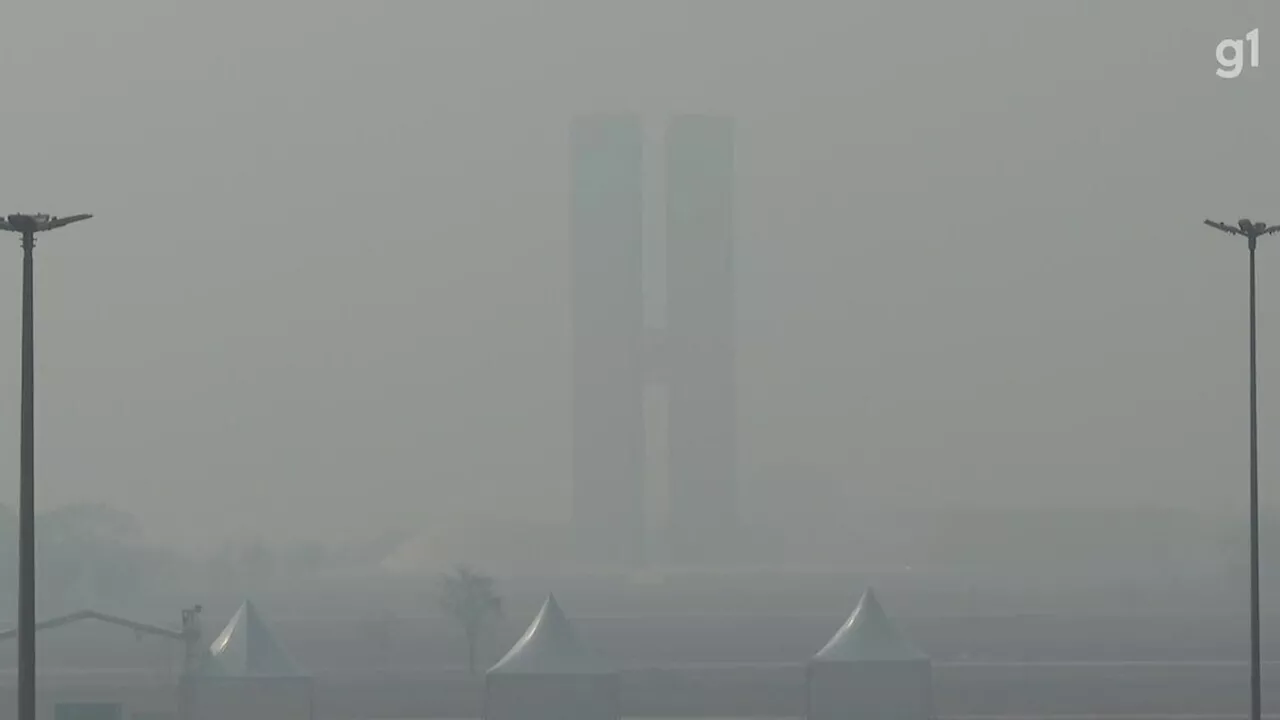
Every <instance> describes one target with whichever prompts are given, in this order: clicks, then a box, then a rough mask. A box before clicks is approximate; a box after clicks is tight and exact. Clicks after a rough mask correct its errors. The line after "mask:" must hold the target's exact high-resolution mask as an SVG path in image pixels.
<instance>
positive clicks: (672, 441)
mask: <svg viewBox="0 0 1280 720" xmlns="http://www.w3.org/2000/svg"><path fill="white" fill-rule="evenodd" d="M665 142H666V153H665V158H666V160H665V163H666V192H665V202H666V208H665V211H666V228H665V231H666V246H665V254H666V263H665V268H664V269H665V283H655V284H656V285H658V286H659V287H663V286H664V285H665V287H664V288H663V289H661V290H656V289H655V290H651V292H655V293H656V292H661V293H662V294H663V296H662V299H663V300H665V303H664V305H665V309H664V312H663V313H662V314H663V315H664V317H661V318H651V319H650V320H649V321H648V322H647V323H646V318H645V312H644V310H645V300H646V291H645V280H646V278H645V272H644V270H645V268H644V255H645V251H646V249H647V248H648V249H653V243H646V238H645V230H644V175H645V174H644V163H643V156H644V145H645V143H644V127H643V123H642V122H641V119H640V118H639V117H638V116H635V115H597V116H589V117H582V118H578V119H577V120H576V121H575V122H574V124H573V129H572V132H571V153H572V197H573V199H572V205H573V207H572V227H571V235H572V263H573V271H572V278H573V280H572V282H573V384H572V392H573V401H572V407H573V519H574V526H575V531H576V533H575V534H576V544H577V548H578V554H579V558H580V559H581V560H582V561H584V562H586V563H588V564H594V565H597V566H604V567H609V568H624V569H634V568H636V567H639V566H642V565H644V564H645V563H646V561H647V560H652V559H653V558H646V557H645V537H644V534H645V533H644V529H645V518H644V507H645V494H646V489H645V482H646V476H647V475H648V473H647V469H646V458H645V454H646V438H645V427H646V417H645V415H646V411H645V395H646V389H650V388H651V389H655V390H658V391H660V392H659V393H658V395H659V396H661V397H665V402H663V403H660V407H663V408H664V409H662V410H655V412H660V413H662V414H663V415H664V416H665V417H663V418H661V421H658V422H655V423H654V425H655V426H656V427H662V426H663V425H664V424H665V427H666V438H665V441H666V448H667V456H666V457H665V458H661V459H660V462H664V463H665V464H666V470H667V475H668V477H669V479H670V490H669V492H668V493H667V496H668V498H669V501H670V512H669V515H668V527H667V528H666V529H667V531H668V532H666V533H664V535H666V536H668V537H669V538H670V546H669V547H667V548H665V554H666V555H668V556H669V558H670V559H673V560H676V561H677V562H680V563H682V564H695V565H696V564H710V563H715V562H717V561H722V560H725V559H727V557H728V556H729V555H730V554H731V551H732V548H733V546H734V545H735V543H734V540H735V539H736V537H737V536H736V526H737V522H736V521H737V510H736V497H735V495H736V479H735V478H736V470H735V468H736V456H737V448H736V441H735V437H736V374H735V363H734V347H735V339H734V322H735V318H734V315H735V313H734V287H733V285H734V282H733V266H732V254H733V253H732V249H733V175H734V139H733V124H732V121H731V120H729V119H728V118H723V117H714V116H679V117H675V118H673V119H672V120H671V121H670V123H669V125H668V127H667V130H666V139H665ZM659 269H663V268H662V267H661V266H659ZM648 299H650V300H656V298H653V297H650V298H648ZM658 432H661V431H660V430H659V431H658Z"/></svg>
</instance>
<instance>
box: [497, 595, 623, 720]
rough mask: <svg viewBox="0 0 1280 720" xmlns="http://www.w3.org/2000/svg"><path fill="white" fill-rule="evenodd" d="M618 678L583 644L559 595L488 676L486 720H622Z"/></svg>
mask: <svg viewBox="0 0 1280 720" xmlns="http://www.w3.org/2000/svg"><path fill="white" fill-rule="evenodd" d="M618 717H619V714H618V675H617V673H616V672H614V671H613V670H611V669H608V668H607V667H605V665H604V664H603V663H602V662H601V661H600V659H599V658H597V657H595V656H594V655H593V654H592V653H590V652H588V651H587V650H586V649H584V648H583V647H582V645H580V644H579V643H578V639H577V636H576V634H575V633H574V631H573V627H572V626H571V625H570V624H569V621H568V619H566V618H565V616H564V613H563V612H561V610H560V606H559V605H558V604H557V603H556V599H555V596H554V595H548V596H547V600H546V602H545V603H543V605H542V610H541V611H539V612H538V616H537V617H536V618H534V620H533V623H532V624H530V625H529V629H528V630H526V631H525V633H524V635H523V636H522V637H521V638H520V639H519V640H518V641H517V642H516V644H515V645H513V646H512V647H511V650H510V651H509V652H507V654H506V656H504V657H503V658H502V659H501V660H499V661H498V664H496V665H494V666H493V667H492V668H490V669H489V672H487V673H485V683H484V718H485V720H618Z"/></svg>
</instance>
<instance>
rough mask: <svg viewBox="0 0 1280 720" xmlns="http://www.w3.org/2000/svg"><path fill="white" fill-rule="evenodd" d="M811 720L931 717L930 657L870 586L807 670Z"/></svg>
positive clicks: (915, 719) (916, 719) (927, 719)
mask: <svg viewBox="0 0 1280 720" xmlns="http://www.w3.org/2000/svg"><path fill="white" fill-rule="evenodd" d="M805 693H806V698H805V703H806V714H807V716H808V717H809V718H810V720H837V719H838V720H848V718H878V719H879V720H931V718H933V669H932V665H931V664H930V662H929V657H928V656H927V655H925V654H924V653H922V652H920V651H919V650H917V649H916V648H915V647H913V646H912V645H911V644H910V643H908V642H907V641H906V640H905V639H904V638H903V637H902V635H900V634H899V633H898V631H897V629H896V628H894V627H893V624H892V623H890V622H889V618H888V617H887V616H886V615H885V614H884V610H883V609H881V607H880V603H879V602H878V601H877V600H876V596H875V594H874V593H873V592H872V591H871V590H869V589H868V590H867V592H866V593H865V594H864V595H863V596H862V600H861V601H860V602H859V603H858V607H857V609H856V610H854V611H853V615H851V616H849V619H848V620H847V621H846V622H845V624H844V625H843V626H841V628H840V629H839V630H838V631H836V634H835V635H834V636H832V638H831V640H830V641H829V642H828V643H827V644H826V646H825V647H823V648H822V650H820V651H818V654H817V655H814V656H813V658H812V659H811V660H810V661H809V664H808V666H807V667H806V668H805Z"/></svg>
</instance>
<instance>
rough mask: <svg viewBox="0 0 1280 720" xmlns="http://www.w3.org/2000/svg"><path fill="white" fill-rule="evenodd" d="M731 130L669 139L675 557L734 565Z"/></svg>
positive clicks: (690, 130)
mask: <svg viewBox="0 0 1280 720" xmlns="http://www.w3.org/2000/svg"><path fill="white" fill-rule="evenodd" d="M733 159H734V142H733V123H732V121H731V120H730V119H729V118H723V117H710V116H681V117H676V118H673V119H672V120H671V122H670V124H669V125H668V127H667V133H666V165H667V182H666V212H667V246H666V254H667V278H666V285H667V321H666V332H665V338H664V343H663V352H664V361H665V371H666V372H665V375H666V382H667V388H668V394H667V398H668V399H667V413H668V415H667V428H668V437H667V448H668V459H667V461H668V477H669V478H670V483H671V487H670V498H671V511H670V523H671V527H670V533H669V538H668V539H669V549H670V551H671V555H672V557H673V558H674V559H676V560H677V561H678V562H691V563H713V562H716V561H723V560H727V559H730V557H731V555H732V552H733V545H734V541H735V539H736V537H737V517H738V516H737V507H736V495H737V492H736V490H737V488H736V465H737V462H736V458H737V447H736V439H735V438H736V415H737V407H736V405H737V403H736V397H737V392H736V371H735V363H734V345H735V343H734V288H733V285H734V283H733V175H734V169H733V166H734V162H733Z"/></svg>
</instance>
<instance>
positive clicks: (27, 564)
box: [0, 213, 93, 720]
mask: <svg viewBox="0 0 1280 720" xmlns="http://www.w3.org/2000/svg"><path fill="white" fill-rule="evenodd" d="M91 217H93V216H92V215H72V216H70V217H64V218H60V217H55V216H52V215H45V214H43V213H39V214H35V215H10V216H9V217H7V218H5V219H3V220H0V230H8V231H10V232H16V233H21V234H22V447H21V450H20V456H21V457H20V460H19V465H20V474H19V479H18V718H19V720H36V444H35V443H36V440H35V437H36V430H35V385H36V382H35V334H34V330H35V328H34V326H35V321H34V319H33V312H34V310H35V287H34V282H33V280H32V275H33V274H34V273H33V268H34V264H35V260H34V258H33V254H34V252H35V249H36V233H38V232H45V231H47V230H56V229H57V228H60V227H64V226H66V225H70V224H71V223H74V222H79V221H81V220H88V219H89V218H91Z"/></svg>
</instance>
